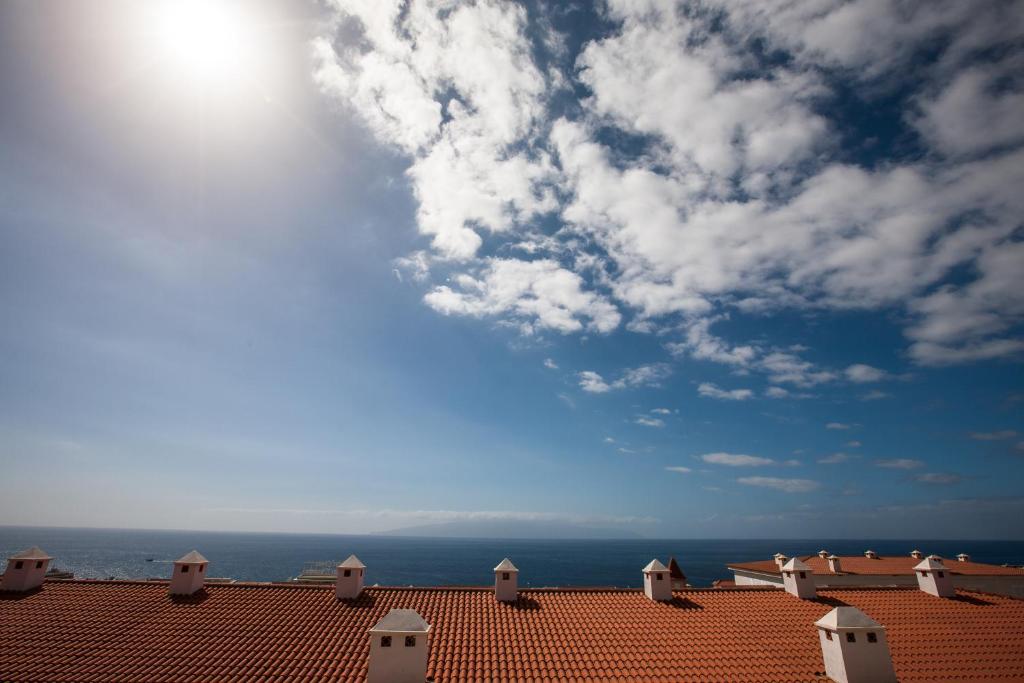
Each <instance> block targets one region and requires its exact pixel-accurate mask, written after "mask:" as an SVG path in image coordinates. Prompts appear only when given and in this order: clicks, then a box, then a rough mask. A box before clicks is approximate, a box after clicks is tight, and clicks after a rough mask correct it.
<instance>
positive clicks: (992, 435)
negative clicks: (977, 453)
mask: <svg viewBox="0 0 1024 683" xmlns="http://www.w3.org/2000/svg"><path fill="white" fill-rule="evenodd" d="M1016 436H1017V432H1015V431H1014V430H1012V429H1003V430H1000V431H997V432H971V438H972V439H974V440H975V441H1003V440H1005V439H1013V438H1015V437H1016Z"/></svg>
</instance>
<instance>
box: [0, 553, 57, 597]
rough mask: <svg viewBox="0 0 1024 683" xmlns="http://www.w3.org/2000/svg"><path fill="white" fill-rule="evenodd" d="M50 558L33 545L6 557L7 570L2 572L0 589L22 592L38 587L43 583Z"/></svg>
mask: <svg viewBox="0 0 1024 683" xmlns="http://www.w3.org/2000/svg"><path fill="white" fill-rule="evenodd" d="M52 559H53V558H52V557H50V556H49V555H47V554H46V553H45V552H44V551H43V550H42V549H41V548H40V547H39V546H35V545H34V546H32V547H31V548H29V549H28V550H22V551H21V552H20V553H17V554H15V555H11V556H10V557H8V558H7V570H6V571H5V572H4V578H3V582H2V583H0V591H10V592H12V593H24V592H25V591H30V590H34V589H36V588H39V587H40V586H41V585H43V579H45V578H46V568H47V567H48V566H49V565H50V560H52Z"/></svg>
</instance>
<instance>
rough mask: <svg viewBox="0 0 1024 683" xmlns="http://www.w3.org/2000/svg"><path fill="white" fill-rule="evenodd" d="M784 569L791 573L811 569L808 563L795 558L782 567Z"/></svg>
mask: <svg viewBox="0 0 1024 683" xmlns="http://www.w3.org/2000/svg"><path fill="white" fill-rule="evenodd" d="M782 568H783V569H785V570H786V571H789V572H806V571H810V569H811V568H810V567H808V566H807V563H806V562H804V561H803V560H801V559H800V558H799V557H794V558H793V559H792V560H790V561H789V562H787V563H786V564H784V565H782Z"/></svg>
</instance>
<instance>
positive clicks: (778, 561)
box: [775, 553, 789, 569]
mask: <svg viewBox="0 0 1024 683" xmlns="http://www.w3.org/2000/svg"><path fill="white" fill-rule="evenodd" d="M788 560H789V558H788V557H786V556H785V555H783V554H782V553H775V566H776V567H778V568H779V569H782V565H784V564H786V562H787V561H788Z"/></svg>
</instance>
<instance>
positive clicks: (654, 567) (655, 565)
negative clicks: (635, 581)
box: [644, 560, 668, 574]
mask: <svg viewBox="0 0 1024 683" xmlns="http://www.w3.org/2000/svg"><path fill="white" fill-rule="evenodd" d="M667 571H668V567H666V566H665V565H663V564H662V563H661V562H660V561H658V560H651V561H650V562H648V563H647V566H646V567H644V574H650V573H651V572H667Z"/></svg>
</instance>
